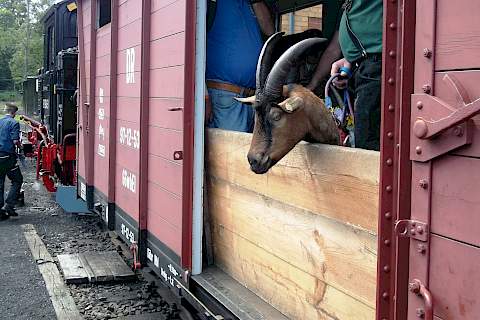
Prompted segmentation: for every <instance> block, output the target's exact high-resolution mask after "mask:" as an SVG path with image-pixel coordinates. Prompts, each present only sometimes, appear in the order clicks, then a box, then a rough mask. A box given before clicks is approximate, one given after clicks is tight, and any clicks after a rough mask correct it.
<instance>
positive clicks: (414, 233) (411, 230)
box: [410, 228, 417, 236]
mask: <svg viewBox="0 0 480 320" xmlns="http://www.w3.org/2000/svg"><path fill="white" fill-rule="evenodd" d="M410 234H411V235H412V236H414V235H416V234H417V232H416V231H415V228H412V229H410Z"/></svg>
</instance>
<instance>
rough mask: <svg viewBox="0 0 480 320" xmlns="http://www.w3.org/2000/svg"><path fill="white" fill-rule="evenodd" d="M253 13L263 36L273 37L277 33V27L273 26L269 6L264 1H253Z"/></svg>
mask: <svg viewBox="0 0 480 320" xmlns="http://www.w3.org/2000/svg"><path fill="white" fill-rule="evenodd" d="M250 3H251V4H252V8H253V11H254V12H255V15H256V16H257V21H258V24H259V26H260V30H262V32H263V34H264V35H266V36H268V37H269V36H271V35H272V34H273V33H274V32H275V26H274V25H273V19H272V15H271V14H270V10H268V7H267V5H266V4H265V2H264V1H258V0H251V1H250Z"/></svg>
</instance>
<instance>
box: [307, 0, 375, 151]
mask: <svg viewBox="0 0 480 320" xmlns="http://www.w3.org/2000/svg"><path fill="white" fill-rule="evenodd" d="M382 29H383V1H382V0H347V1H345V4H344V12H343V15H342V19H341V22H340V26H339V30H338V31H337V34H336V35H335V36H334V38H333V39H338V41H332V42H331V43H330V44H329V47H330V46H332V47H335V46H336V47H340V49H341V52H342V54H343V58H342V59H340V60H337V61H335V62H334V63H333V64H332V67H331V70H330V74H331V75H334V74H337V73H340V74H341V75H342V76H343V77H344V79H343V80H337V81H335V82H334V85H335V86H337V87H338V88H345V87H346V85H347V82H348V81H350V85H352V87H353V89H354V92H355V102H354V108H355V111H354V112H355V147H357V148H363V149H370V150H380V118H381V117H380V104H381V78H382ZM320 65H322V64H321V63H319V68H318V69H317V71H316V74H315V75H314V77H313V78H312V81H311V83H310V84H309V85H308V86H307V88H315V87H316V86H317V85H318V83H319V81H320V80H319V79H321V78H322V76H324V73H325V71H324V70H320ZM347 78H349V79H348V80H347Z"/></svg>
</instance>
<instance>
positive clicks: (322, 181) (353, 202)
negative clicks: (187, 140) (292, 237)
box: [207, 130, 380, 234]
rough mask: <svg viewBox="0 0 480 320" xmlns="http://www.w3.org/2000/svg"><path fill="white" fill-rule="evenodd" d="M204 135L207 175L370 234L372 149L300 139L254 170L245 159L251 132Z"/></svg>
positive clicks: (375, 165) (375, 156) (374, 206)
mask: <svg viewBox="0 0 480 320" xmlns="http://www.w3.org/2000/svg"><path fill="white" fill-rule="evenodd" d="M207 136H208V155H207V156H208V174H209V175H211V176H214V177H217V178H221V179H223V180H226V181H230V182H231V183H234V184H237V185H240V186H242V187H244V188H247V189H250V190H253V191H255V192H257V193H259V194H263V195H265V196H268V197H269V198H272V199H275V200H278V201H281V202H283V203H287V204H291V205H292V206H295V207H298V208H302V209H306V210H309V211H311V212H313V213H315V214H319V215H324V216H326V217H329V218H332V219H335V220H338V221H340V222H342V223H346V224H350V225H354V226H358V227H360V228H363V229H366V230H368V231H369V232H371V233H372V234H376V232H377V211H378V181H379V172H380V171H379V161H380V158H379V156H380V154H379V153H378V152H375V151H366V150H360V149H351V148H343V147H337V146H329V145H320V144H308V143H300V144H299V145H297V147H296V148H295V149H294V150H292V151H291V152H290V153H289V154H288V155H287V156H286V157H285V158H284V159H282V160H281V161H280V162H279V163H278V164H277V165H276V166H275V167H273V168H272V169H271V171H270V172H269V173H268V174H265V175H256V174H254V173H253V172H251V171H250V168H249V164H248V162H247V152H248V149H249V147H250V141H251V135H249V134H243V133H235V132H229V131H223V130H209V131H208V135H207Z"/></svg>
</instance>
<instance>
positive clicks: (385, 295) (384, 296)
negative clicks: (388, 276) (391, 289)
mask: <svg viewBox="0 0 480 320" xmlns="http://www.w3.org/2000/svg"><path fill="white" fill-rule="evenodd" d="M388 297H389V295H388V292H384V293H383V294H382V298H383V300H388Z"/></svg>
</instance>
